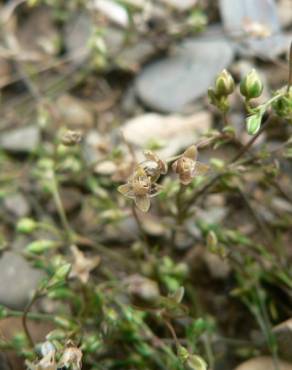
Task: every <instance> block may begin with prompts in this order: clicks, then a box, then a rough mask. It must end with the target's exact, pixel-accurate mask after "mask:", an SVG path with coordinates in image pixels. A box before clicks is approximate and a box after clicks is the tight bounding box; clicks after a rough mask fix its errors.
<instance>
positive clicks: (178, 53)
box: [135, 38, 233, 112]
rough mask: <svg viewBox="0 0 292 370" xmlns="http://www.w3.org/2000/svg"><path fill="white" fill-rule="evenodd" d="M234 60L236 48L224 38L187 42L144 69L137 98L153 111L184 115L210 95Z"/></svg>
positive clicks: (139, 78) (140, 76)
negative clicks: (212, 86)
mask: <svg viewBox="0 0 292 370" xmlns="http://www.w3.org/2000/svg"><path fill="white" fill-rule="evenodd" d="M232 59H233V48H232V46H231V45H230V44H229V43H228V42H227V41H226V40H224V39H222V40H215V39H214V40H212V39H211V40H210V39H208V40H207V39H205V38H197V39H188V40H186V41H184V42H183V43H182V44H180V45H178V46H177V48H176V49H175V51H174V53H173V54H171V55H169V56H167V57H165V58H162V59H160V60H157V61H154V62H152V63H150V64H148V65H147V66H146V67H144V69H143V70H142V72H141V73H140V74H139V75H138V76H137V78H136V81H135V87H136V92H137V95H138V97H139V98H140V99H141V101H142V102H143V103H144V104H145V105H146V106H147V107H150V108H152V109H154V110H157V111H161V112H181V111H183V110H184V109H185V108H186V106H187V105H188V104H190V103H192V102H194V101H195V100H196V99H197V98H199V97H201V96H203V95H206V94H207V90H208V87H210V86H211V85H212V83H213V82H214V79H215V77H216V75H217V74H218V73H219V72H221V71H222V69H224V68H226V67H227V66H228V65H229V64H230V63H231V61H232Z"/></svg>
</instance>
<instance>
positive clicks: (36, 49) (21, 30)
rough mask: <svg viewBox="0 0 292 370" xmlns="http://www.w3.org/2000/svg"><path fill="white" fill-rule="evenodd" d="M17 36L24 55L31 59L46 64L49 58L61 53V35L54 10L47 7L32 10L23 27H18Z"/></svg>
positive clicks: (25, 18)
mask: <svg viewBox="0 0 292 370" xmlns="http://www.w3.org/2000/svg"><path fill="white" fill-rule="evenodd" d="M16 36H17V38H18V41H19V44H20V47H21V49H22V53H23V54H24V55H28V57H29V58H30V59H36V60H42V62H44V63H46V62H47V59H48V56H51V55H56V53H58V51H59V45H60V43H59V42H58V41H59V37H60V35H59V33H58V30H57V28H56V24H55V22H54V15H53V10H52V9H51V8H49V7H47V6H41V7H35V8H31V9H30V12H29V13H28V14H27V15H26V17H24V22H23V24H22V25H21V27H18V29H17V33H16ZM29 54H31V55H29ZM22 57H23V55H22Z"/></svg>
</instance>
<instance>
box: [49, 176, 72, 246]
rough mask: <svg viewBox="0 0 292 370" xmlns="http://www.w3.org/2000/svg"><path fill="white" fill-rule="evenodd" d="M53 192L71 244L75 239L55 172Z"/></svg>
mask: <svg viewBox="0 0 292 370" xmlns="http://www.w3.org/2000/svg"><path fill="white" fill-rule="evenodd" d="M51 190H52V195H53V198H54V201H55V204H56V207H57V211H58V214H59V217H60V220H61V223H62V226H63V228H64V231H65V234H66V237H67V239H68V241H69V242H70V243H71V242H73V239H74V238H73V232H72V230H71V227H70V225H69V222H68V220H67V217H66V213H65V210H64V207H63V204H62V200H61V197H60V192H59V187H58V181H57V178H56V174H55V172H53V174H52V188H51Z"/></svg>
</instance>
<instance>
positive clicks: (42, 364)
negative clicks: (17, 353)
mask: <svg viewBox="0 0 292 370" xmlns="http://www.w3.org/2000/svg"><path fill="white" fill-rule="evenodd" d="M55 356H56V353H55V351H50V352H49V353H48V354H46V355H45V356H43V358H42V359H41V360H40V361H39V362H38V363H34V364H33V363H30V362H29V361H27V362H26V365H27V368H28V369H29V370H57V368H58V367H57V363H56V359H55Z"/></svg>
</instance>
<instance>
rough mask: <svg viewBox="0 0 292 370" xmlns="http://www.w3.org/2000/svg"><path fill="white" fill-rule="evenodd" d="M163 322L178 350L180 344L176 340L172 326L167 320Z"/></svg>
mask: <svg viewBox="0 0 292 370" xmlns="http://www.w3.org/2000/svg"><path fill="white" fill-rule="evenodd" d="M163 321H164V323H165V325H166V326H167V327H168V330H169V331H170V333H171V336H172V337H173V340H174V342H175V344H176V347H177V348H179V346H180V343H179V340H178V338H177V335H176V332H175V330H174V328H173V326H172V325H171V323H170V322H169V321H168V320H166V319H164V320H163Z"/></svg>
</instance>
